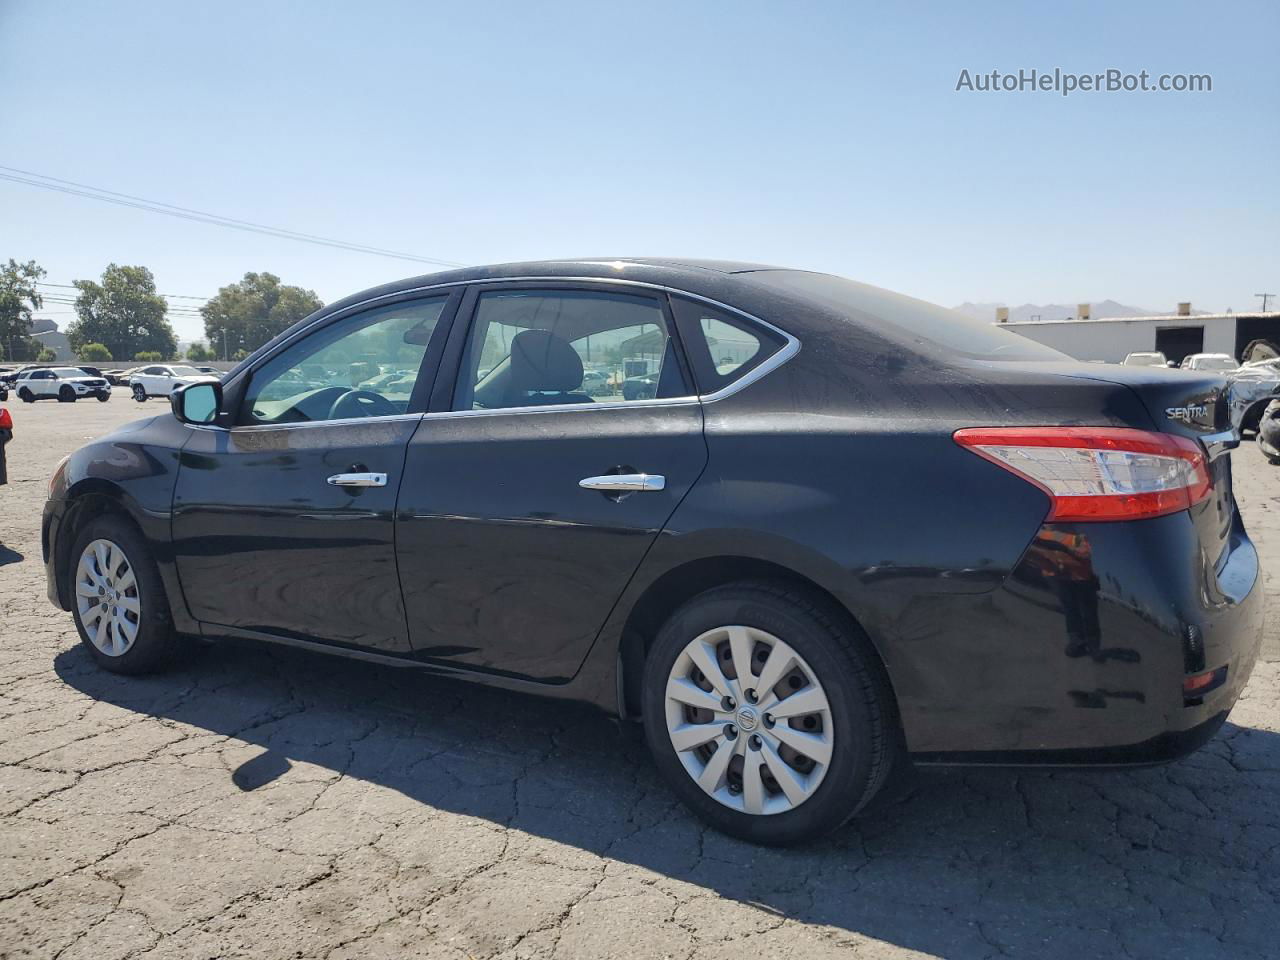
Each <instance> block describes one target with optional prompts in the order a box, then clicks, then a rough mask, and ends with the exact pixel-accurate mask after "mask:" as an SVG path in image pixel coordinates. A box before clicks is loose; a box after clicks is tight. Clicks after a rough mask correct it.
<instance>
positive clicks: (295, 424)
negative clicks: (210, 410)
mask: <svg viewBox="0 0 1280 960" xmlns="http://www.w3.org/2000/svg"><path fill="white" fill-rule="evenodd" d="M424 416H426V414H422V413H396V414H391V415H389V416H385V417H341V418H340V419H338V420H295V421H291V422H288V423H237V424H235V425H234V426H231V427H223V426H219V425H218V424H216V423H188V424H186V426H188V427H190V428H191V429H192V430H218V431H221V432H223V433H232V432H234V433H249V432H252V433H260V432H262V431H263V430H301V429H304V428H307V427H330V426H352V425H355V424H360V423H394V422H396V421H400V420H421V419H422V418H423V417H424Z"/></svg>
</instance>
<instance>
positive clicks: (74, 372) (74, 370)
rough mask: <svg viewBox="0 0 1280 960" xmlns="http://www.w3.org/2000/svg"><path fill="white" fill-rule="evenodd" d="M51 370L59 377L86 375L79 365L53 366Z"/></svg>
mask: <svg viewBox="0 0 1280 960" xmlns="http://www.w3.org/2000/svg"><path fill="white" fill-rule="evenodd" d="M53 372H54V374H55V375H57V376H59V377H63V378H66V377H87V376H88V374H87V373H85V372H84V371H83V370H81V369H80V368H79V367H54V368H53Z"/></svg>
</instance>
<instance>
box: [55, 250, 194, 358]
mask: <svg viewBox="0 0 1280 960" xmlns="http://www.w3.org/2000/svg"><path fill="white" fill-rule="evenodd" d="M75 285H76V288H77V289H79V291H80V295H79V296H78V297H76V316H77V318H78V319H77V320H76V321H75V322H74V323H72V324H71V326H70V327H68V328H67V339H68V340H70V341H71V349H72V350H74V351H76V352H77V353H79V352H80V350H81V348H82V347H84V346H86V345H87V344H90V343H101V344H103V345H104V346H105V347H106V348H107V349H108V350H109V351H110V352H111V355H112V356H113V357H131V356H134V355H136V354H138V353H141V352H144V351H145V352H148V353H150V352H153V351H154V352H156V353H158V354H160V356H161V357H171V356H173V355H174V354H175V353H176V352H177V350H178V338H177V337H175V336H174V334H173V327H171V326H170V325H169V321H168V320H167V319H165V312H166V310H167V309H168V308H167V306H166V305H165V302H164V298H163V297H162V296H160V295H159V294H158V293H156V281H155V278H154V277H153V276H152V275H151V271H150V270H148V269H147V268H146V267H121V266H117V265H116V264H114V263H113V264H111V265H110V266H109V267H107V269H106V270H104V271H103V272H102V282H101V283H97V282H95V281H93V280H77V281H75ZM157 359H159V358H157Z"/></svg>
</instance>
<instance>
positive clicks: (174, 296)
mask: <svg viewBox="0 0 1280 960" xmlns="http://www.w3.org/2000/svg"><path fill="white" fill-rule="evenodd" d="M36 286H37V287H61V288H63V289H64V290H79V289H80V288H79V287H77V286H76V285H75V284H74V283H48V282H46V281H44V280H37V281H36ZM156 296H158V297H164V298H165V299H166V300H212V299H213V297H196V296H192V295H191V294H187V293H158V294H156Z"/></svg>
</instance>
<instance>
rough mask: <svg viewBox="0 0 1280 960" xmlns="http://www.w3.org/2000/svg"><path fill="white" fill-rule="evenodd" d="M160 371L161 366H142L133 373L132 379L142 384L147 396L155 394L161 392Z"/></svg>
mask: <svg viewBox="0 0 1280 960" xmlns="http://www.w3.org/2000/svg"><path fill="white" fill-rule="evenodd" d="M161 373H163V369H162V368H161V367H143V368H142V369H141V370H139V371H138V372H137V373H136V374H134V380H135V381H136V382H138V383H140V384H142V389H143V390H145V391H146V392H147V396H157V395H159V394H160V393H161V388H160V375H161Z"/></svg>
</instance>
